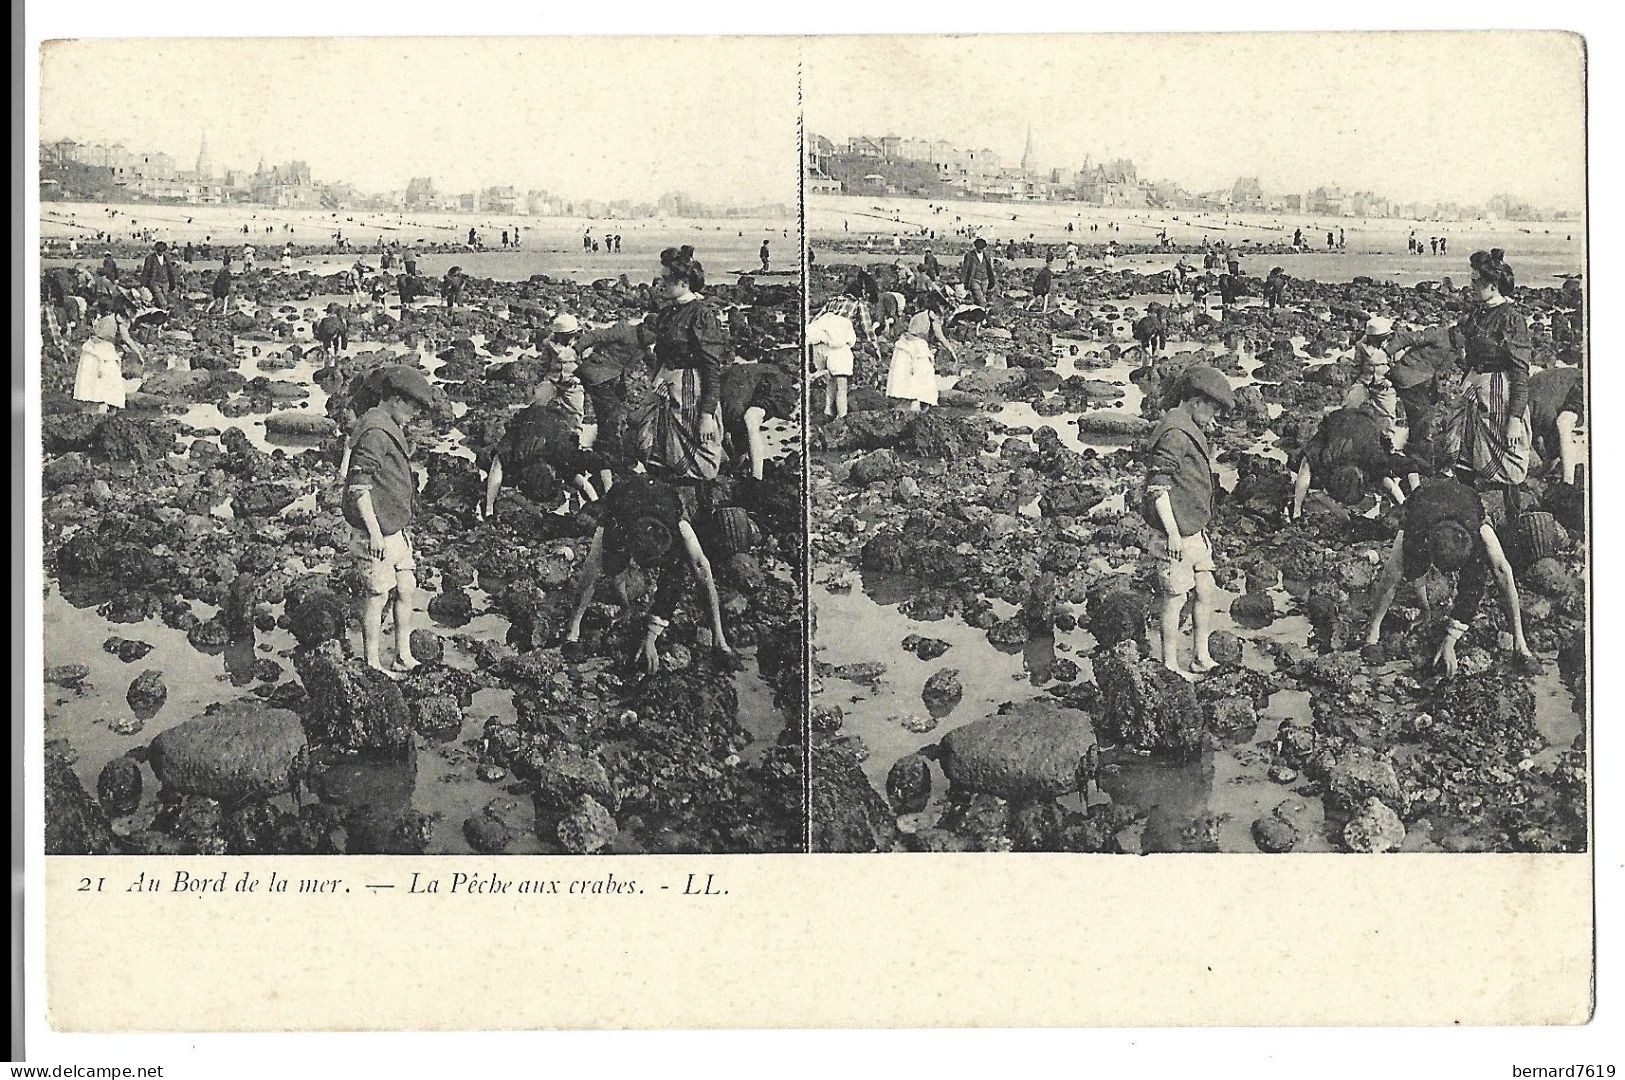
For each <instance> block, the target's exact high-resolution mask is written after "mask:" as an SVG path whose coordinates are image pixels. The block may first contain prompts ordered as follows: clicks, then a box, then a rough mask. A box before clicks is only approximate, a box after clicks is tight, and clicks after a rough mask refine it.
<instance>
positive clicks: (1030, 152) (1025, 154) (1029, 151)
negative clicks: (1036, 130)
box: [1021, 124, 1038, 176]
mask: <svg viewBox="0 0 1625 1080" xmlns="http://www.w3.org/2000/svg"><path fill="white" fill-rule="evenodd" d="M1021 171H1022V172H1024V173H1026V174H1028V175H1029V176H1030V175H1032V174H1033V173H1036V172H1037V171H1038V152H1037V150H1035V149H1034V148H1033V126H1032V125H1031V124H1028V125H1027V145H1026V146H1025V147H1024V148H1023V149H1022V151H1021Z"/></svg>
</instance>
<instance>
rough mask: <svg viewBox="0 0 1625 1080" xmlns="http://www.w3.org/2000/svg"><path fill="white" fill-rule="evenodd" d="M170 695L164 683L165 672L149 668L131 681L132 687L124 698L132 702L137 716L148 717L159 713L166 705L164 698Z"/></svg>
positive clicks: (131, 704) (131, 706) (132, 707)
mask: <svg viewBox="0 0 1625 1080" xmlns="http://www.w3.org/2000/svg"><path fill="white" fill-rule="evenodd" d="M167 697H169V688H168V687H167V686H165V685H164V673H163V672H161V671H154V670H153V669H151V668H148V669H147V670H146V671H143V672H142V673H141V674H139V675H137V676H136V677H135V678H134V679H132V680H131V681H130V688H129V689H128V690H127V691H125V694H124V699H125V700H126V701H128V702H129V703H130V708H131V709H133V710H135V714H136V715H137V716H140V717H142V718H143V719H146V718H147V717H150V716H152V715H154V714H155V713H157V711H158V710H159V709H161V708H163V706H164V700H165V699H166V698H167Z"/></svg>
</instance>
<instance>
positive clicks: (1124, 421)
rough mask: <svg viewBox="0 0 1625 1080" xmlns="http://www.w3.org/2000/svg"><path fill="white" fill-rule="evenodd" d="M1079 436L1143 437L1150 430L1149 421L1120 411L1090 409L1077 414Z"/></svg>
mask: <svg viewBox="0 0 1625 1080" xmlns="http://www.w3.org/2000/svg"><path fill="white" fill-rule="evenodd" d="M1077 424H1078V434H1079V435H1118V436H1131V435H1143V434H1145V433H1146V432H1147V431H1149V430H1150V429H1151V421H1149V420H1147V419H1146V418H1145V417H1143V416H1135V415H1134V414H1133V413H1129V412H1124V411H1123V410H1121V409H1091V410H1089V411H1088V412H1084V413H1079V414H1078V419H1077Z"/></svg>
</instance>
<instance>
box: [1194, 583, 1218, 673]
mask: <svg viewBox="0 0 1625 1080" xmlns="http://www.w3.org/2000/svg"><path fill="white" fill-rule="evenodd" d="M1218 598H1219V586H1218V584H1217V583H1216V582H1215V581H1214V580H1213V571H1211V570H1198V571H1197V572H1196V605H1195V607H1194V608H1193V609H1192V610H1191V630H1192V636H1193V638H1194V639H1195V640H1193V641H1192V642H1191V653H1192V659H1191V670H1192V671H1211V670H1213V669H1214V668H1215V667H1217V666H1218V665H1217V664H1216V663H1214V660H1213V657H1212V656H1210V655H1208V650H1207V639H1208V633H1209V631H1211V629H1212V624H1213V608H1214V606H1215V605H1216V604H1217V602H1218Z"/></svg>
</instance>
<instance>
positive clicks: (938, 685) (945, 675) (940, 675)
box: [920, 668, 965, 716]
mask: <svg viewBox="0 0 1625 1080" xmlns="http://www.w3.org/2000/svg"><path fill="white" fill-rule="evenodd" d="M964 696H965V687H964V685H963V684H962V683H960V681H959V671H958V670H957V669H955V668H943V669H942V670H941V671H938V672H936V673H935V674H933V675H932V676H931V677H930V678H929V679H926V680H925V687H924V688H923V689H922V690H921V691H920V697H921V699H922V700H923V701H924V702H925V706H926V708H928V709H930V710H931V711H932V713H934V714H936V715H939V716H940V715H944V714H946V713H949V712H952V711H953V709H954V707H955V706H957V705H958V704H959V701H960V699H961V698H963V697H964Z"/></svg>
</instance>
